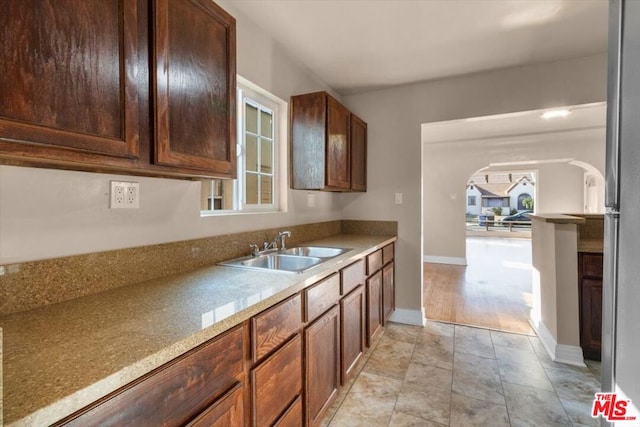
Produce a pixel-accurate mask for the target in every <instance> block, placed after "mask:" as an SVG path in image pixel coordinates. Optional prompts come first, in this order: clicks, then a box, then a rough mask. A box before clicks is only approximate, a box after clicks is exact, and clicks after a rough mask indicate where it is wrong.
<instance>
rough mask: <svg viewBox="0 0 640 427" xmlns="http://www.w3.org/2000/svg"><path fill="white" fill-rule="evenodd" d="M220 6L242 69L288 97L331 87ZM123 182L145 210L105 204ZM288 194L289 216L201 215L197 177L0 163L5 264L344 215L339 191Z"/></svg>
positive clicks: (1, 260)
mask: <svg viewBox="0 0 640 427" xmlns="http://www.w3.org/2000/svg"><path fill="white" fill-rule="evenodd" d="M220 3H221V4H222V5H223V7H225V8H228V9H229V11H230V12H231V13H232V14H233V15H234V16H235V17H236V19H237V38H238V40H237V49H238V74H240V75H241V76H243V77H245V78H247V79H248V80H250V81H252V82H253V83H255V84H257V85H259V86H261V87H262V88H264V89H266V90H268V91H270V92H272V93H274V94H275V95H276V96H278V97H280V98H281V99H283V100H285V101H288V99H289V96H290V95H293V94H297V93H304V92H311V91H316V90H330V88H329V87H327V86H326V85H325V84H324V83H323V82H322V81H320V80H319V79H318V78H317V77H316V76H315V75H314V74H313V73H312V72H311V71H310V70H308V69H307V68H305V67H304V66H302V65H301V64H300V63H299V62H297V61H296V60H295V59H293V58H291V57H290V56H288V55H287V53H286V52H285V51H284V50H283V49H282V48H281V47H280V46H279V45H278V44H276V43H274V41H273V40H272V39H271V38H270V37H269V36H267V35H266V34H265V33H264V32H262V31H261V30H260V29H259V27H258V26H257V25H255V24H253V23H251V22H249V21H247V19H246V18H244V17H243V16H242V15H241V14H239V13H237V12H235V11H232V10H231V7H229V6H231V2H220ZM284 118H285V122H284V123H285V127H286V118H287V113H286V112H285V116H284ZM285 167H286V166H285ZM119 179H122V180H132V181H137V182H139V183H140V209H137V210H125V209H120V210H110V209H108V194H109V181H110V180H119ZM287 187H288V186H287ZM287 195H288V199H289V211H288V212H286V213H277V214H254V215H249V216H238V215H235V216H225V217H219V216H218V217H200V211H199V207H200V184H199V183H198V182H190V181H183V180H172V179H157V178H141V177H129V176H123V175H106V174H95V173H83V172H72V171H62V170H48V169H32V168H19V167H8V166H0V264H5V263H12V262H19V261H26V260H36V259H44V258H51V257H57V256H64V255H73V254H80V253H90V252H95V251H102V250H108V249H116V248H126V247H134V246H140V245H147V244H154V243H162V242H170V241H177V240H184V239H191V238H197V237H203V236H212V235H217V234H224V233H233V232H238V231H243V230H255V229H260V228H266V227H279V226H285V225H288V224H303V223H307V222H315V221H324V220H333V219H340V218H341V205H340V199H339V197H338V196H337V195H335V194H330V193H316V201H315V202H316V203H315V205H316V206H315V207H314V208H309V207H307V192H306V191H293V190H288V194H287Z"/></svg>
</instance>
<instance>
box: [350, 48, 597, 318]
mask: <svg viewBox="0 0 640 427" xmlns="http://www.w3.org/2000/svg"><path fill="white" fill-rule="evenodd" d="M605 93H606V56H605V55H604V54H602V55H596V56H591V57H585V58H579V59H574V60H567V61H559V62H554V63H547V64H539V65H534V66H527V67H517V68H510V69H504V70H496V71H491V72H486V73H479V74H474V75H469V76H462V77H457V78H449V79H444V80H438V81H432V82H425V83H420V84H414V85H407V86H402V87H398V88H394V89H386V90H379V91H373V92H367V93H363V94H355V95H350V96H345V97H344V102H345V103H346V105H347V106H348V107H349V108H351V109H352V110H353V111H354V112H355V113H356V114H358V115H359V116H360V117H362V118H363V119H364V120H365V121H367V122H368V126H369V128H368V130H369V147H368V150H369V151H368V156H369V157H368V160H367V162H368V163H367V165H368V171H369V173H368V179H369V186H368V191H367V193H365V194H345V195H342V199H343V203H344V209H343V217H344V218H354V219H361V218H362V219H367V218H378V219H385V220H396V221H398V223H399V224H398V234H399V240H398V244H397V262H398V268H397V273H396V282H397V295H396V302H397V306H398V307H399V308H401V309H404V310H409V311H412V312H414V313H416V312H419V311H420V310H422V253H423V249H422V247H423V244H422V240H423V234H422V214H421V210H422V200H421V199H422V176H423V173H422V169H423V167H424V168H425V169H426V168H436V167H437V168H439V170H441V171H443V172H446V171H448V170H449V169H451V168H455V167H457V165H458V162H459V160H456V161H455V163H453V162H451V160H450V159H449V158H447V159H441V160H440V161H438V162H435V165H433V164H429V165H427V164H425V165H424V166H423V165H422V161H421V159H422V153H421V151H422V144H421V126H422V124H424V123H429V122H436V121H445V120H454V119H459V118H465V117H479V116H488V115H494V114H501V113H508V112H514V111H529V110H536V109H540V108H548V107H553V106H560V105H579V104H586V103H592V102H602V101H604V100H605ZM506 149H508V150H511V149H515V150H517V147H509V148H506ZM504 150H505V148H502V149H500V150H499V151H500V152H502V151H504ZM467 161H468V162H469V163H472V162H471V161H470V160H467ZM483 166H486V163H485V162H482V164H479V165H478V166H477V167H476V168H475V169H471V171H470V172H469V173H468V174H466V176H465V177H464V179H463V182H460V183H458V184H454V183H451V185H455V188H453V189H449V188H440V189H438V190H437V192H436V193H435V195H436V196H439V197H440V199H446V198H447V197H449V195H450V194H452V193H458V196H457V199H456V200H454V201H452V202H455V203H453V204H459V205H460V206H458V207H459V209H458V208H456V209H454V210H451V212H454V213H453V214H452V215H455V212H459V213H460V214H459V215H460V216H462V217H463V216H464V200H463V197H462V196H463V190H464V184H465V182H466V179H467V178H468V177H469V176H470V174H471V173H472V172H474V171H475V170H477V169H478V168H480V167H483ZM446 182H447V184H446V185H449V183H448V180H447V181H446ZM394 192H402V193H403V194H404V204H402V205H396V204H394V194H393V193H394ZM430 197H434V193H433V192H431V193H428V192H425V207H424V209H425V214H429V212H432V211H433V210H436V209H440V206H438V205H437V204H436V203H432V202H430V201H429V198H430ZM449 200H450V197H449ZM447 207H448V206H447ZM440 229H441V230H442V231H444V233H438V234H431V235H429V236H428V237H427V238H425V241H424V246H425V248H429V247H430V246H433V245H437V244H439V243H441V242H442V241H444V240H451V239H453V240H456V241H459V242H462V241H464V238H460V236H455V235H452V234H451V233H454V234H455V233H463V230H462V229H461V230H459V231H456V230H446V227H444V226H442V227H440ZM447 253H450V254H453V255H452V256H456V254H459V253H461V248H453V249H452V250H451V251H450V252H447ZM447 253H444V254H442V255H445V256H447Z"/></svg>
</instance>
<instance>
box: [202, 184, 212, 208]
mask: <svg viewBox="0 0 640 427" xmlns="http://www.w3.org/2000/svg"><path fill="white" fill-rule="evenodd" d="M212 183H213V181H212V180H210V179H205V180H203V181H201V186H200V209H202V210H205V211H210V210H211V209H212V208H211V207H212V203H213V202H212V199H211V185H212Z"/></svg>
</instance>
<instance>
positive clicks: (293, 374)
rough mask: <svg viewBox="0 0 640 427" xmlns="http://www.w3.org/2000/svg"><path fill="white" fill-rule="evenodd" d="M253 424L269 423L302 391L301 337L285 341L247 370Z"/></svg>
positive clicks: (297, 336)
mask: <svg viewBox="0 0 640 427" xmlns="http://www.w3.org/2000/svg"><path fill="white" fill-rule="evenodd" d="M251 388H252V393H253V420H254V424H255V425H257V424H260V425H272V424H273V422H274V421H275V420H276V419H277V418H278V416H279V415H280V414H281V413H282V412H284V411H285V409H286V408H287V406H288V405H289V404H290V403H291V402H292V401H293V400H294V399H295V398H296V396H299V395H300V394H301V392H302V339H301V338H300V335H296V336H295V337H294V338H293V339H292V340H291V341H289V343H287V344H286V345H285V346H284V347H282V348H281V349H280V350H278V351H277V352H275V353H274V354H273V355H272V356H270V357H269V358H268V359H266V360H265V361H264V362H263V363H262V364H261V365H260V366H258V367H257V368H255V369H254V370H253V371H252V372H251Z"/></svg>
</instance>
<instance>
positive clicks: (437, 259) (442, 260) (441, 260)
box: [422, 255, 467, 265]
mask: <svg viewBox="0 0 640 427" xmlns="http://www.w3.org/2000/svg"><path fill="white" fill-rule="evenodd" d="M422 260H423V261H424V262H430V263H433V264H453V265H467V259H466V258H456V257H450V256H433V255H425V256H424V257H422Z"/></svg>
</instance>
